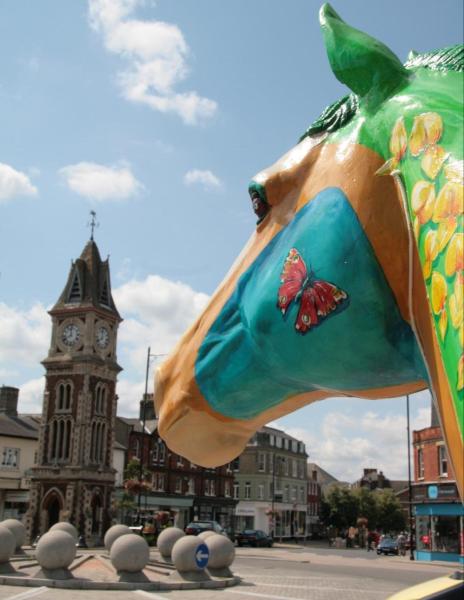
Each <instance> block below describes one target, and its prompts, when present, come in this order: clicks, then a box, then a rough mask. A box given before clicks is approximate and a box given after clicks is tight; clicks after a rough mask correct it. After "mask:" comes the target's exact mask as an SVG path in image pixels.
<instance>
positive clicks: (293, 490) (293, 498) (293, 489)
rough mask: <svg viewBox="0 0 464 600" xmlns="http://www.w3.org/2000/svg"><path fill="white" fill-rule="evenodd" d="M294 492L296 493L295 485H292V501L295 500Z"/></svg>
mask: <svg viewBox="0 0 464 600" xmlns="http://www.w3.org/2000/svg"><path fill="white" fill-rule="evenodd" d="M296 493H297V487H296V485H294V486H293V487H292V502H296Z"/></svg>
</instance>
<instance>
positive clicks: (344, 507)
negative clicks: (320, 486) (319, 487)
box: [324, 486, 359, 530]
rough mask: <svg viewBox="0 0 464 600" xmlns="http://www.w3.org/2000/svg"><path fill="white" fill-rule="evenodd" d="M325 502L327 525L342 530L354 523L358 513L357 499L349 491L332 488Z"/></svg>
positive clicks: (336, 487)
mask: <svg viewBox="0 0 464 600" xmlns="http://www.w3.org/2000/svg"><path fill="white" fill-rule="evenodd" d="M325 502H326V504H327V506H326V507H324V510H325V511H326V514H327V513H328V516H327V518H326V524H327V525H329V526H332V527H336V528H337V529H338V530H343V529H347V528H348V527H349V526H350V525H353V524H354V523H356V519H357V517H358V512H359V507H358V498H357V497H356V496H355V495H354V494H353V492H352V491H351V490H349V489H347V488H340V487H338V486H334V487H332V488H331V489H330V490H329V491H328V493H327V496H326V498H325Z"/></svg>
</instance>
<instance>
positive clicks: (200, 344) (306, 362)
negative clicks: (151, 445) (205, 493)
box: [155, 5, 464, 495]
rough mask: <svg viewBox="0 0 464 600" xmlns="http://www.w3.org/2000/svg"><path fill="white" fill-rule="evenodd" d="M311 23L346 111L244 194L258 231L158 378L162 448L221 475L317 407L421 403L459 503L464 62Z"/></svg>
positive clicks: (456, 55) (337, 21)
mask: <svg viewBox="0 0 464 600" xmlns="http://www.w3.org/2000/svg"><path fill="white" fill-rule="evenodd" d="M320 21H321V27H322V31H323V34H324V38H325V44H326V47H327V52H328V56H329V61H330V64H331V67H332V70H333V72H334V74H335V76H336V77H337V78H338V79H339V80H340V81H341V82H343V83H344V84H346V85H347V86H348V87H349V88H350V90H351V94H350V95H348V96H346V97H345V98H343V99H342V100H340V101H338V102H336V103H334V104H333V105H331V106H330V107H329V108H327V109H326V110H325V111H324V112H323V113H322V115H321V116H320V118H319V119H318V120H317V121H316V122H315V123H313V125H311V127H309V129H308V130H307V131H306V133H305V134H304V135H303V136H302V138H301V140H300V141H299V143H298V144H297V145H296V146H295V147H294V148H293V149H292V150H290V151H289V152H288V153H287V154H285V155H284V156H283V157H282V158H281V159H280V160H279V161H278V162H277V163H275V164H274V165H273V166H271V167H270V168H268V169H265V170H264V171H262V172H260V173H259V174H258V175H257V176H256V177H255V178H254V180H253V181H252V183H251V185H250V195H251V199H252V204H253V208H254V210H255V212H256V214H257V216H258V224H257V227H256V231H255V232H254V233H253V235H252V236H251V239H250V240H249V242H248V244H247V246H246V247H245V248H244V250H243V251H242V253H241V254H240V256H239V257H238V259H237V260H236V262H235V264H234V265H233V267H232V269H231V270H230V272H229V273H228V275H227V277H226V279H225V280H224V281H223V283H222V284H221V285H220V287H219V288H218V290H217V291H216V292H215V294H214V295H213V297H212V299H211V301H210V303H209V305H208V306H207V308H206V310H205V311H204V313H203V314H202V315H201V316H200V317H199V319H198V320H197V321H196V323H195V324H194V325H193V326H192V327H191V328H190V329H189V330H188V331H187V332H186V333H185V335H184V336H183V338H182V339H181V340H180V342H179V343H178V345H177V347H176V349H175V350H174V351H173V353H172V354H171V355H170V357H169V358H168V359H167V360H166V361H165V362H164V363H163V364H162V365H161V366H160V368H159V370H158V374H157V381H156V393H155V403H156V409H157V413H158V415H159V431H160V434H161V436H162V437H163V438H164V439H165V440H166V442H167V444H168V445H169V447H170V448H171V449H172V450H174V451H175V452H178V453H179V454H181V455H183V456H185V457H187V458H189V459H190V460H192V461H193V462H195V463H198V464H201V465H204V466H215V465H219V464H224V463H226V462H228V461H230V460H232V459H233V458H234V457H236V456H237V455H238V454H239V453H240V452H241V451H242V449H243V447H244V446H245V444H246V443H247V441H248V440H249V438H250V437H251V436H252V434H253V433H254V432H255V431H256V430H257V429H258V428H259V427H261V426H262V425H263V424H265V423H268V422H269V421H271V420H273V419H276V418H278V417H280V416H282V415H284V414H287V413H289V412H291V411H294V410H296V409H298V408H300V407H302V406H304V405H306V404H309V403H311V402H314V401H317V400H321V399H323V398H327V397H330V396H354V397H360V398H369V399H377V398H385V397H395V396H401V395H404V394H408V393H413V392H417V391H419V390H422V389H425V388H430V390H431V391H432V395H433V398H434V401H435V403H436V406H437V408H438V413H439V415H440V419H441V424H442V427H443V431H444V435H445V439H446V443H447V448H448V453H449V455H450V459H451V462H452V464H453V467H454V471H455V474H456V478H457V480H458V486H459V489H460V493H461V495H462V492H463V473H464V467H463V437H462V436H463V404H464V399H463V394H464V389H463V388H464V383H463V377H464V375H463V367H464V364H463V363H464V358H463V351H462V348H463V312H464V310H463V277H464V271H463V269H464V260H463V255H464V248H463V246H464V244H463V238H464V235H463V160H462V159H463V148H462V140H463V130H462V102H463V98H462V95H463V89H464V87H463V81H462V71H463V68H464V60H463V59H464V54H463V50H464V49H463V47H462V46H454V47H451V48H446V49H442V50H439V51H435V52H430V53H428V54H415V53H411V54H410V56H409V59H408V61H407V62H406V64H405V65H403V64H402V63H401V62H400V61H399V59H398V58H397V57H396V56H395V55H394V54H393V53H392V52H391V51H390V50H389V49H388V48H386V47H385V46H384V45H383V44H382V43H380V42H378V41H377V40H375V39H373V38H371V37H370V36H368V35H366V34H364V33H362V32H360V31H358V30H356V29H353V28H352V27H350V26H349V25H347V24H346V23H345V22H344V21H343V20H342V19H341V18H340V17H339V16H338V15H337V14H336V12H335V11H334V10H333V9H332V8H331V7H330V6H329V5H324V6H323V7H322V9H321V12H320Z"/></svg>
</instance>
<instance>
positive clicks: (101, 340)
mask: <svg viewBox="0 0 464 600" xmlns="http://www.w3.org/2000/svg"><path fill="white" fill-rule="evenodd" d="M95 340H96V342H97V346H98V347H99V348H106V347H107V346H108V344H109V343H110V334H109V332H108V329H107V328H106V327H99V328H98V329H97V333H96V335H95Z"/></svg>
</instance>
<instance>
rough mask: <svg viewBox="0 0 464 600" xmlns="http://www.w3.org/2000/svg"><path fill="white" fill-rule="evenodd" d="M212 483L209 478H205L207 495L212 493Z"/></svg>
mask: <svg viewBox="0 0 464 600" xmlns="http://www.w3.org/2000/svg"><path fill="white" fill-rule="evenodd" d="M210 483H211V482H210V480H209V479H205V496H209V495H210Z"/></svg>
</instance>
